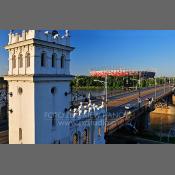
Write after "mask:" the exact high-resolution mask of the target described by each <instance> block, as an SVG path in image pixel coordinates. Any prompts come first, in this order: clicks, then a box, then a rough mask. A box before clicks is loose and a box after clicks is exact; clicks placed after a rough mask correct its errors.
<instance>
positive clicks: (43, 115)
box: [35, 81, 71, 144]
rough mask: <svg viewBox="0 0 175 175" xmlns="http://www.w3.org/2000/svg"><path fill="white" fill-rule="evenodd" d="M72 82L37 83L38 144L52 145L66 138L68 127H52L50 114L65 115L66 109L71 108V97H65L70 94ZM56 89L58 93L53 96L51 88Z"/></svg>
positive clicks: (36, 126)
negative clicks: (66, 93) (55, 141)
mask: <svg viewBox="0 0 175 175" xmlns="http://www.w3.org/2000/svg"><path fill="white" fill-rule="evenodd" d="M69 84H70V82H69V81H67V82H66V81H60V82H52V81H50V82H49V81H48V82H37V83H35V116H36V117H35V120H36V122H35V123H36V125H35V129H36V143H46V144H51V143H53V141H54V140H55V139H56V140H60V139H63V138H65V137H66V133H65V129H64V128H67V127H66V126H63V127H60V126H59V125H57V126H56V127H52V120H51V118H50V117H51V116H48V114H49V113H56V114H57V115H59V116H64V115H65V108H67V109H68V108H69V107H70V102H71V96H70V95H68V96H65V92H70V85H69ZM52 87H55V88H56V93H55V94H54V95H53V94H51V88H52Z"/></svg>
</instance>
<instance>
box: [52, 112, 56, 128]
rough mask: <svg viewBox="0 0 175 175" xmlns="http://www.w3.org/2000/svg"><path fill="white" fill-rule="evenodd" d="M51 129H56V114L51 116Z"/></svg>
mask: <svg viewBox="0 0 175 175" xmlns="http://www.w3.org/2000/svg"><path fill="white" fill-rule="evenodd" d="M52 127H56V114H53V115H52Z"/></svg>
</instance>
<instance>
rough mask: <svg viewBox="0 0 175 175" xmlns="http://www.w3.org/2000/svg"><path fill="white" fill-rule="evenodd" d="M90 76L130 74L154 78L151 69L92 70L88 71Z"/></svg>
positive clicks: (121, 75)
mask: <svg viewBox="0 0 175 175" xmlns="http://www.w3.org/2000/svg"><path fill="white" fill-rule="evenodd" d="M90 75H91V76H92V77H106V76H113V77H130V76H139V75H140V76H141V77H144V78H154V76H155V72H152V71H134V70H125V69H114V70H98V71H97V70H93V71H91V72H90Z"/></svg>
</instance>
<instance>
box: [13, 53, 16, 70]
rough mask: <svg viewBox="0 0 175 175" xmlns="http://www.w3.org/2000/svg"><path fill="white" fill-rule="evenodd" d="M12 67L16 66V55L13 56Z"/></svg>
mask: <svg viewBox="0 0 175 175" xmlns="http://www.w3.org/2000/svg"><path fill="white" fill-rule="evenodd" d="M12 68H13V69H15V68H16V56H15V55H13V56H12Z"/></svg>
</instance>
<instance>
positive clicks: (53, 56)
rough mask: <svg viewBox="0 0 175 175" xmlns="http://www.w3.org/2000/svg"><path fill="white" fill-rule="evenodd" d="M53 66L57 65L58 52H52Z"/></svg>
mask: <svg viewBox="0 0 175 175" xmlns="http://www.w3.org/2000/svg"><path fill="white" fill-rule="evenodd" d="M52 67H56V54H55V53H54V54H52Z"/></svg>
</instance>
